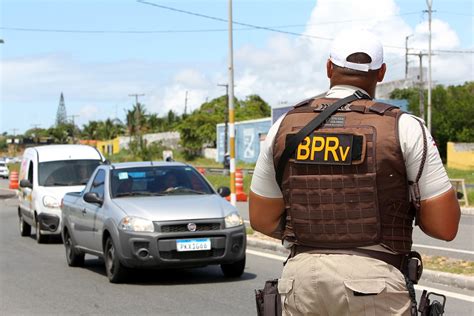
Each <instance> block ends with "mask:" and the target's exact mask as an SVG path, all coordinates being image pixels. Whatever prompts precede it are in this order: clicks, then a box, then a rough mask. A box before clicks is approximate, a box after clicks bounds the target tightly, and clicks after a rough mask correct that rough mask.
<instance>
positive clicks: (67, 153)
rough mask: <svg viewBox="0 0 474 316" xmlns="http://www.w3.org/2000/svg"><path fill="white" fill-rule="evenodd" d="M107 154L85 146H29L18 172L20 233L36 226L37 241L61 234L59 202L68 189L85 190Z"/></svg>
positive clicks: (22, 233) (69, 190) (40, 241)
mask: <svg viewBox="0 0 474 316" xmlns="http://www.w3.org/2000/svg"><path fill="white" fill-rule="evenodd" d="M104 160H105V159H104V157H103V156H102V154H101V153H100V152H99V151H98V150H97V149H96V148H94V147H91V146H86V145H46V146H38V147H31V148H27V149H26V150H25V152H24V154H23V159H22V161H21V166H20V174H19V181H20V183H19V187H20V188H19V189H20V192H19V194H18V197H19V206H18V217H19V223H20V234H21V236H29V235H30V234H31V226H34V227H35V229H36V241H37V242H38V243H43V242H45V241H46V239H47V238H48V237H49V236H48V235H58V236H59V235H60V234H61V209H60V208H59V207H60V203H61V199H62V198H63V196H64V194H65V193H67V192H77V191H82V190H83V189H84V187H85V185H86V183H87V180H88V179H89V177H90V176H91V175H92V173H93V172H94V170H95V168H96V167H97V166H98V165H100V164H101V163H103V161H104Z"/></svg>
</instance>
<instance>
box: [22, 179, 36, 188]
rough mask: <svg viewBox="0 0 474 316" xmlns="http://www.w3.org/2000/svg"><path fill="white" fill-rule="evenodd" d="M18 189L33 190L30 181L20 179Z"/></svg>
mask: <svg viewBox="0 0 474 316" xmlns="http://www.w3.org/2000/svg"><path fill="white" fill-rule="evenodd" d="M20 188H30V189H32V188H33V184H31V182H30V180H28V179H22V180H21V181H20Z"/></svg>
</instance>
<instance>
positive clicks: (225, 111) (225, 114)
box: [218, 83, 229, 169]
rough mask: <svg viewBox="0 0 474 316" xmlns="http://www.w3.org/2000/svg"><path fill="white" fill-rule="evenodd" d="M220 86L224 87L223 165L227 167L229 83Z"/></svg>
mask: <svg viewBox="0 0 474 316" xmlns="http://www.w3.org/2000/svg"><path fill="white" fill-rule="evenodd" d="M218 86H220V87H225V95H226V105H225V108H224V158H223V165H224V169H227V168H228V166H226V159H227V157H226V156H227V153H228V149H227V133H228V131H227V130H228V124H229V85H228V84H226V83H225V84H218Z"/></svg>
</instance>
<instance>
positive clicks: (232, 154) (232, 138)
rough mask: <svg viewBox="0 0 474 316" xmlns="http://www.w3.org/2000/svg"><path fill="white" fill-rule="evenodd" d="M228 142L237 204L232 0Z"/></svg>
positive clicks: (232, 198) (232, 191)
mask: <svg viewBox="0 0 474 316" xmlns="http://www.w3.org/2000/svg"><path fill="white" fill-rule="evenodd" d="M228 9H229V97H228V100H229V142H230V203H231V204H232V205H233V206H236V205H237V196H236V194H235V125H234V121H235V113H234V49H233V39H232V23H233V22H232V0H229V8H228Z"/></svg>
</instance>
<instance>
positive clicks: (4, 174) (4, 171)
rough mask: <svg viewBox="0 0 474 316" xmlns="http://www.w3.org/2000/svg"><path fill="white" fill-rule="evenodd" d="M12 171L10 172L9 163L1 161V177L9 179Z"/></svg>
mask: <svg viewBox="0 0 474 316" xmlns="http://www.w3.org/2000/svg"><path fill="white" fill-rule="evenodd" d="M9 175H10V171H9V170H8V167H7V163H6V162H5V161H0V177H2V178H4V179H8V176H9Z"/></svg>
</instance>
